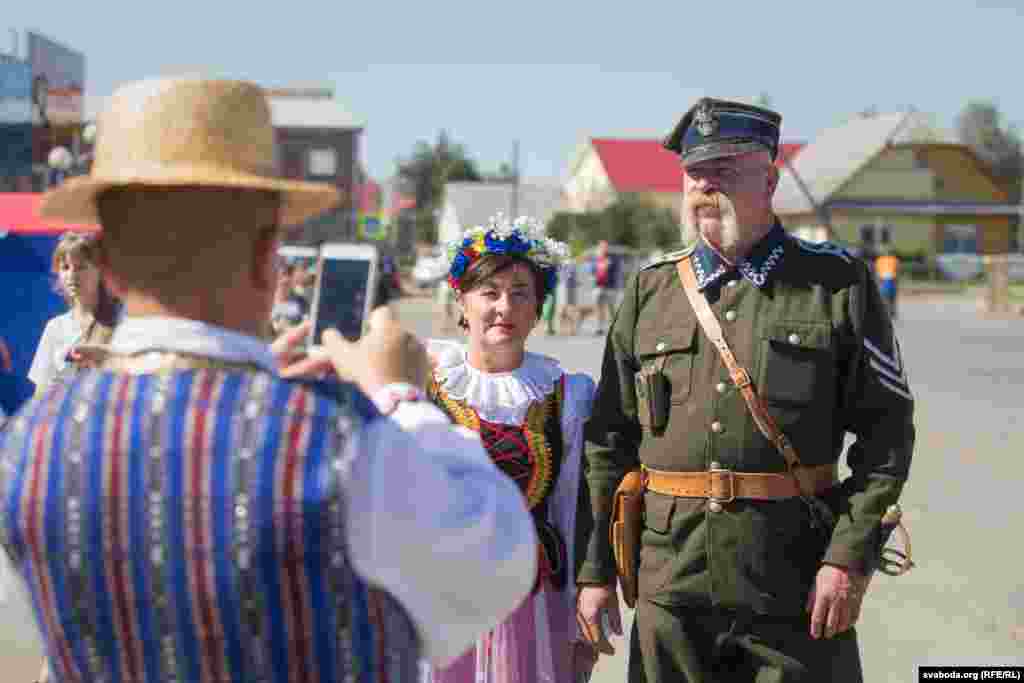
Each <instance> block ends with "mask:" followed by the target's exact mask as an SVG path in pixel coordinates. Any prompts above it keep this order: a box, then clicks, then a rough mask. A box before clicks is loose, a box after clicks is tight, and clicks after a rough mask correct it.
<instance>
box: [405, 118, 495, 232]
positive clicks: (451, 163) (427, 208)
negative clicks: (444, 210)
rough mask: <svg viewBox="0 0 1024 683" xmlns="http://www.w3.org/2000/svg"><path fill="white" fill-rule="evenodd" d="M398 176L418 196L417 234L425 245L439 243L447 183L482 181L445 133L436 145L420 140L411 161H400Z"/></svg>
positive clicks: (459, 149) (457, 146) (462, 152)
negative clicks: (440, 219) (437, 239)
mask: <svg viewBox="0 0 1024 683" xmlns="http://www.w3.org/2000/svg"><path fill="white" fill-rule="evenodd" d="M398 176H399V178H400V180H401V181H403V182H405V183H406V184H408V186H409V187H410V188H411V189H412V191H413V193H414V194H415V196H416V231H417V237H418V238H419V240H420V241H422V242H433V241H435V240H436V236H437V212H438V210H439V209H440V208H441V201H442V200H443V194H444V184H445V183H448V182H455V181H460V180H468V181H480V180H481V179H482V178H481V175H480V171H479V170H478V169H477V165H476V162H475V161H474V160H473V159H471V158H470V157H469V155H468V154H467V152H466V149H465V148H464V147H463V146H462V145H460V144H458V143H456V142H452V141H451V140H450V139H449V137H448V133H447V132H445V131H443V130H442V131H441V132H440V133H438V136H437V142H435V143H434V144H433V145H431V144H429V143H427V142H424V141H422V140H421V141H419V142H417V143H416V146H415V147H414V148H413V152H412V155H411V156H410V157H409V158H408V159H399V160H398Z"/></svg>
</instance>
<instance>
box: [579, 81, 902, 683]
mask: <svg viewBox="0 0 1024 683" xmlns="http://www.w3.org/2000/svg"><path fill="white" fill-rule="evenodd" d="M780 123H781V117H780V116H779V115H778V114H776V113H775V112H772V111H768V110H765V109H761V108H758V107H751V106H748V105H744V104H739V103H735V102H726V101H721V100H712V99H703V100H701V101H700V102H698V103H697V105H695V106H694V107H693V109H691V110H690V111H689V112H688V113H687V114H686V115H685V116H684V117H683V118H682V120H681V121H680V122H679V124H678V125H677V126H676V128H675V130H674V131H673V132H672V133H671V134H670V135H669V137H668V138H667V139H666V141H665V146H666V147H667V148H668V149H669V150H671V151H673V152H675V153H677V154H679V156H680V158H681V162H682V165H683V170H684V184H683V216H684V221H685V222H686V224H687V228H688V229H689V230H690V231H691V232H692V234H697V235H699V236H700V237H699V239H698V240H697V243H696V244H695V245H694V246H692V247H690V248H689V249H687V250H684V251H682V252H677V253H675V254H670V255H668V256H666V257H665V258H664V259H663V260H662V261H660V262H658V263H655V264H653V265H651V266H649V267H647V268H645V269H644V270H642V271H640V272H639V273H638V274H637V276H636V277H635V278H634V279H633V281H632V282H631V284H630V286H629V287H628V288H627V289H626V292H625V295H624V297H623V300H622V303H621V305H620V307H619V309H618V312H617V314H616V317H615V320H614V322H613V324H612V328H611V330H610V332H609V334H608V341H607V347H606V350H605V356H604V363H603V368H602V376H601V382H600V386H599V388H598V392H597V396H596V398H595V405H594V410H593V416H592V418H591V420H590V423H589V425H588V427H587V438H588V441H589V450H588V460H589V473H588V481H589V485H590V493H591V498H592V505H593V513H594V529H593V532H592V534H591V537H590V542H589V544H588V547H587V548H586V557H585V560H584V564H583V567H582V570H581V572H580V574H579V583H580V584H581V585H582V589H581V591H580V599H579V611H580V613H581V616H582V618H583V619H585V620H587V621H588V622H591V623H600V622H601V612H602V611H607V613H608V617H609V621H610V622H611V628H612V630H617V627H618V624H620V623H621V622H620V620H619V614H618V601H617V598H616V593H615V583H614V582H615V564H614V560H613V556H612V549H611V546H610V543H609V540H608V539H609V536H608V531H609V515H610V513H611V507H612V499H613V495H614V492H615V490H616V487H617V486H618V485H619V483H620V482H621V481H622V479H623V477H624V475H625V474H626V473H627V472H628V471H630V470H633V469H636V468H638V467H640V466H641V465H643V466H644V468H645V469H646V472H647V475H648V479H647V485H646V491H645V493H644V528H643V532H642V536H641V552H640V568H639V598H638V601H637V611H636V618H635V620H634V626H633V633H632V637H631V652H630V667H629V668H630V680H631V681H637V682H639V681H650V682H654V681H657V682H666V683H667V682H669V681H671V682H672V683H682V682H687V683H708V682H711V681H715V682H719V681H759V682H761V681H786V682H789V681H815V682H817V681H861V680H862V674H861V666H860V654H859V651H858V646H857V636H856V631H855V629H854V624H855V623H856V621H857V618H858V616H859V612H860V605H861V601H862V599H863V597H864V591H865V590H866V588H867V585H868V580H869V577H870V576H871V574H872V572H873V571H874V570H875V569H876V568H877V567H878V563H879V558H880V552H881V548H882V547H883V545H884V544H885V542H886V539H887V537H888V534H889V532H890V531H891V528H892V527H891V526H888V523H889V521H888V520H889V518H887V522H886V524H884V525H883V523H882V518H883V515H885V514H886V512H887V511H889V510H891V509H893V507H892V506H895V504H896V501H897V499H898V497H899V495H900V492H901V490H902V488H903V485H904V482H905V481H906V479H907V475H908V470H909V466H910V458H911V452H912V449H913V443H914V427H913V423H912V414H913V405H914V403H913V398H912V395H911V392H910V388H909V385H908V383H907V379H906V374H905V372H904V370H903V362H902V360H901V358H900V351H899V346H898V344H897V341H896V337H895V335H894V332H893V327H892V323H891V321H890V319H889V317H888V314H887V312H886V308H885V306H884V305H883V303H882V301H881V299H880V297H879V293H878V289H877V286H876V285H875V283H874V279H873V278H872V276H871V273H870V271H869V269H868V268H867V266H866V265H865V264H864V263H862V262H861V261H859V260H857V259H855V258H853V257H852V256H850V255H849V254H847V253H846V252H845V251H843V250H842V249H840V248H839V247H836V246H834V245H831V244H810V243H806V242H803V241H800V240H797V239H795V238H793V237H791V236H790V235H788V234H787V233H785V232H784V231H783V229H782V227H781V225H780V224H779V222H778V220H777V219H776V218H775V216H774V214H773V212H772V208H771V200H772V195H773V194H774V191H775V188H776V185H777V183H778V170H777V169H776V167H775V166H774V164H773V160H774V159H775V156H776V153H777V149H778V139H779V125H780ZM684 259H689V260H690V261H689V265H692V269H693V272H694V274H695V276H696V277H695V281H696V288H695V289H696V290H697V291H696V295H697V296H700V297H703V298H704V299H706V301H707V302H708V303H709V304H710V308H711V310H712V311H713V313H714V315H715V317H716V318H717V319H718V320H719V321H720V324H721V327H722V329H723V336H724V339H725V341H726V342H727V344H728V346H729V347H730V348H731V349H732V352H733V354H734V355H735V357H736V360H737V362H738V364H739V365H740V366H742V367H743V368H745V369H746V370H747V372H748V373H749V375H750V378H751V379H752V380H753V387H754V389H755V391H756V392H757V394H758V395H759V396H760V398H761V399H763V401H764V402H765V404H766V405H767V411H768V413H769V414H770V415H771V417H772V418H774V421H775V422H776V423H777V425H778V427H779V428H781V431H782V432H783V433H784V434H785V435H786V436H787V437H788V439H789V441H790V442H791V444H792V446H793V448H794V449H795V452H796V454H798V456H799V461H800V464H801V466H800V467H797V468H795V469H794V470H793V471H792V472H791V470H789V469H788V468H787V463H786V460H785V459H784V458H783V456H782V455H781V454H780V451H779V450H777V448H776V444H775V443H773V441H771V440H769V439H768V438H767V437H766V436H765V434H764V433H762V429H759V427H758V425H757V423H756V422H755V420H754V418H753V417H752V415H751V412H750V410H749V408H748V405H747V403H746V401H745V399H744V396H743V393H742V392H741V390H740V388H739V387H738V386H737V385H736V384H735V383H734V382H733V381H732V380H731V379H730V373H729V372H728V370H727V368H726V366H725V364H724V363H723V360H722V357H721V356H720V355H719V350H718V349H717V348H716V347H715V346H714V345H713V344H711V343H710V342H709V338H708V336H707V333H705V332H704V330H703V329H702V327H701V325H700V323H699V321H698V318H697V315H696V313H695V310H694V307H693V306H692V305H691V304H690V300H689V299H688V298H687V294H686V291H685V290H684V287H683V284H682V282H681V279H680V278H681V272H682V271H681V270H680V271H677V266H679V265H680V262H681V261H683V260H684ZM683 265H684V266H685V265H687V264H685V263H684V264H683ZM697 301H699V299H698V300H697ZM659 374H660V375H662V376H663V380H664V381H662V382H660V383H658V382H650V381H646V380H645V378H649V377H650V376H652V375H659ZM652 392H661V395H659V396H657V397H652V395H651V394H652ZM847 432H849V433H851V434H853V435H854V436H855V437H856V441H855V442H854V443H853V444H852V445H851V446H850V448H849V450H848V451H847V463H848V465H849V466H850V468H851V470H852V476H850V477H848V478H846V479H845V480H843V482H842V483H840V484H836V481H837V480H836V478H835V471H836V469H835V467H836V463H837V461H838V460H839V458H840V455H841V452H842V449H843V444H844V436H845V434H846V433H847ZM796 470H802V472H801V474H803V475H808V476H803V477H802V478H801V479H802V481H803V486H802V487H801V486H800V485H795V484H794V483H793V482H794V479H795V476H793V474H792V473H793V472H795V471H796ZM680 473H684V474H680ZM696 484H699V485H698V486H696V489H697V490H698V492H697V493H695V492H694V486H695V485H696ZM673 494H682V495H673ZM800 494H804V495H800ZM890 516H891V515H890Z"/></svg>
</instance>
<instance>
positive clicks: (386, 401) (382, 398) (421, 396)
mask: <svg viewBox="0 0 1024 683" xmlns="http://www.w3.org/2000/svg"><path fill="white" fill-rule="evenodd" d="M425 400H426V394H425V393H424V392H423V390H422V389H420V388H419V387H417V386H415V385H413V384H408V383H406V382H395V383H393V384H388V385H387V386H385V387H384V388H382V389H379V390H377V392H376V393H375V394H374V395H373V403H374V405H376V406H377V410H379V411H380V412H381V415H391V414H392V413H393V412H395V410H396V409H397V408H398V406H399V405H400V404H402V403H415V402H418V401H425Z"/></svg>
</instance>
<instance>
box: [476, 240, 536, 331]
mask: <svg viewBox="0 0 1024 683" xmlns="http://www.w3.org/2000/svg"><path fill="white" fill-rule="evenodd" d="M517 264H523V265H525V266H527V267H529V269H530V274H531V275H532V276H533V291H534V295H535V296H536V297H537V318H540V315H541V312H542V311H543V310H544V298H545V281H546V277H545V275H544V271H542V270H541V269H540V266H538V265H537V264H536V263H534V262H533V261H531V260H530V259H528V258H523V257H522V256H516V255H514V254H484V255H483V256H481V257H480V258H479V259H477V260H476V261H474V262H473V265H471V266H470V267H469V268H467V269H466V273H465V274H464V275H463V276H462V280H461V282H460V283H459V291H458V294H460V295H462V294H465V293H467V292H471V291H473V290H474V289H476V288H477V287H480V286H482V285H483V284H484V283H486V282H487V281H488V280H490V279H491V278H492V277H494V276H495V275H497V274H498V273H501V272H503V271H506V270H508V269H509V268H512V267H513V266H515V265H517ZM459 327H461V328H462V329H464V330H468V329H469V323H467V322H466V316H464V315H460V316H459Z"/></svg>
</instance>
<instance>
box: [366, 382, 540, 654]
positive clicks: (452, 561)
mask: <svg viewBox="0 0 1024 683" xmlns="http://www.w3.org/2000/svg"><path fill="white" fill-rule="evenodd" d="M350 448H352V449H353V452H352V453H351V454H350V456H351V460H350V462H351V465H350V470H349V479H348V483H347V492H348V508H349V513H348V538H349V550H350V554H351V559H352V564H353V567H354V568H355V570H356V571H357V572H358V573H359V574H360V575H361V576H362V577H363V578H364V579H366V580H367V581H369V582H371V583H374V584H376V585H379V586H381V587H383V588H385V589H386V590H388V591H389V592H390V593H391V594H392V595H394V596H395V597H396V598H397V599H398V601H399V602H400V603H402V605H403V606H404V607H405V608H406V609H407V610H408V611H409V613H410V615H411V616H412V618H413V620H414V621H415V622H416V625H417V627H418V629H419V633H420V636H421V637H422V639H423V645H424V650H425V655H426V656H427V657H429V658H431V659H432V660H433V661H434V662H435V663H437V664H438V665H441V666H444V665H445V664H448V663H450V662H451V661H452V660H454V659H455V658H457V657H458V656H460V655H461V654H463V653H464V652H465V651H466V650H467V649H468V648H469V647H470V646H471V645H472V644H473V642H474V640H475V639H476V638H477V637H478V636H480V635H482V634H483V633H485V632H487V631H488V630H490V629H492V628H494V627H495V626H496V625H498V624H499V623H500V622H501V621H502V620H503V619H504V618H505V617H507V616H508V615H509V614H510V613H511V612H512V611H513V610H514V609H515V608H516V607H517V606H518V605H519V603H520V602H521V601H522V600H523V599H524V598H525V597H526V596H527V595H528V594H529V592H530V590H531V589H532V587H533V583H534V579H535V577H536V572H537V539H536V532H535V531H534V526H533V520H532V518H531V517H530V514H529V512H527V509H526V504H525V501H524V499H523V496H522V494H521V493H520V492H519V488H518V487H517V486H516V485H515V483H514V482H513V481H512V480H511V479H510V478H508V477H507V476H505V475H504V474H503V473H502V472H501V471H500V470H499V469H498V468H497V467H496V466H495V465H494V464H493V463H492V462H491V460H490V458H489V457H488V456H487V453H486V452H485V451H484V449H483V446H482V445H481V444H480V439H479V437H478V436H477V435H476V434H475V433H473V432H471V431H469V430H467V429H464V428H462V427H455V426H453V425H452V424H451V423H450V422H449V421H448V419H447V417H446V416H445V415H444V413H442V412H441V411H440V410H439V409H437V408H436V407H435V406H433V405H431V404H429V403H425V402H419V403H407V404H402V405H401V406H400V407H399V409H398V410H396V411H395V413H394V414H392V416H391V417H390V418H380V419H376V420H374V421H373V422H371V423H370V424H368V425H367V426H366V427H365V428H364V429H363V430H362V431H361V432H360V433H359V434H357V435H356V436H355V437H354V438H353V439H352V441H351V442H350Z"/></svg>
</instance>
